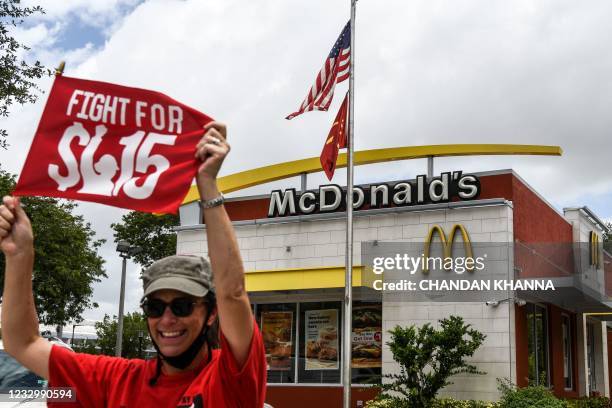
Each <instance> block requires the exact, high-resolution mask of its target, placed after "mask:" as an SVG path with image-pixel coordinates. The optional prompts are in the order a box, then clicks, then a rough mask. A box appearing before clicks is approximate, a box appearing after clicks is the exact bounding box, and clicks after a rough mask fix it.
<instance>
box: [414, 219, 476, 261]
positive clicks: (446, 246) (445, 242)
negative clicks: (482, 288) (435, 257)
mask: <svg viewBox="0 0 612 408" xmlns="http://www.w3.org/2000/svg"><path fill="white" fill-rule="evenodd" d="M457 231H459V232H461V237H462V238H463V244H464V246H465V256H466V258H472V259H473V258H474V251H473V249H472V242H471V241H470V236H469V235H468V233H467V230H466V229H465V227H464V226H463V225H461V224H455V225H453V228H452V229H451V231H450V235H449V236H448V238H447V237H446V234H445V233H444V229H443V228H442V227H441V226H439V225H434V226H433V227H431V229H430V230H429V234H427V239H426V240H425V249H424V251H423V256H424V258H425V262H424V266H423V272H424V273H427V272H429V266H428V263H429V262H427V260H428V259H429V253H430V252H431V243H432V241H433V239H434V235H435V234H436V233H438V235H439V236H440V241H441V242H442V247H443V253H444V259H447V258H452V256H453V242H454V241H455V236H456V235H457ZM467 270H468V271H469V272H472V271H473V270H474V265H472V266H471V267H469V268H467Z"/></svg>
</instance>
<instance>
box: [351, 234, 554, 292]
mask: <svg viewBox="0 0 612 408" xmlns="http://www.w3.org/2000/svg"><path fill="white" fill-rule="evenodd" d="M430 235H431V234H430ZM444 238H445V239H443V240H441V241H442V242H432V240H431V239H428V240H426V241H425V242H422V241H421V242H376V241H374V242H367V243H362V246H361V248H362V265H363V270H362V273H361V280H362V285H363V286H367V287H370V288H372V289H374V291H373V292H374V293H379V294H380V293H382V294H383V295H384V296H386V297H389V296H391V297H392V298H393V299H394V300H397V301H410V302H414V301H417V302H418V301H423V302H427V301H441V302H446V301H448V302H472V301H478V302H479V301H482V302H488V301H490V300H492V299H504V298H508V297H511V296H515V295H517V294H520V295H525V296H527V295H529V294H532V295H534V296H538V297H542V296H558V291H559V288H558V285H559V284H563V282H565V281H564V280H563V279H561V280H559V279H557V278H556V275H555V273H556V272H555V271H556V270H557V269H555V270H554V271H553V270H548V269H544V266H545V265H550V262H548V261H549V260H546V261H547V262H544V261H545V260H543V259H542V258H541V257H540V254H547V253H558V252H559V251H553V249H556V248H549V247H545V248H536V249H537V250H536V251H533V250H530V251H523V249H522V248H521V247H517V245H516V244H515V243H514V242H470V241H469V239H466V240H465V242H453V240H452V239H450V237H447V236H445V237H444ZM532 249H533V248H532ZM534 254H535V255H534ZM510 292H514V294H515V295H512V294H511V293H510ZM556 293H557V294H556ZM389 300H391V298H389Z"/></svg>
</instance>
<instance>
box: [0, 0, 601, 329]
mask: <svg viewBox="0 0 612 408" xmlns="http://www.w3.org/2000/svg"><path fill="white" fill-rule="evenodd" d="M24 3H26V4H40V5H42V6H43V7H44V8H45V10H46V14H45V15H44V16H41V17H36V18H34V19H31V20H29V21H28V22H27V24H26V25H25V26H22V27H20V28H19V29H17V30H14V34H15V35H16V36H17V37H18V38H19V39H20V40H22V41H23V42H25V43H27V44H28V45H30V47H31V52H30V53H29V54H28V55H27V56H26V57H27V58H28V59H38V60H40V61H41V62H43V63H44V64H45V65H46V66H48V67H54V66H57V64H58V63H59V61H61V60H66V70H65V75H68V76H73V77H78V78H86V79H94V80H103V81H109V82H114V83H118V84H122V85H128V86H135V87H142V88H147V89H154V90H157V91H161V92H163V93H166V94H168V95H170V96H172V97H173V98H175V99H177V100H179V101H181V102H183V103H186V104H188V105H190V106H193V107H194V108H196V109H198V110H200V111H202V112H205V113H207V114H208V115H210V116H212V117H214V118H216V119H218V120H221V121H224V122H226V123H227V124H228V126H229V141H230V143H231V144H232V147H233V150H232V153H231V155H230V157H229V158H228V160H227V161H226V164H225V167H224V169H223V170H222V172H223V174H231V173H234V172H237V171H242V170H247V169H252V168H254V167H259V166H263V165H268V164H274V163H278V162H282V161H287V160H295V159H302V158H306V157H313V156H318V155H319V153H320V150H321V147H322V145H323V141H324V138H325V136H326V135H327V131H328V129H329V126H330V124H331V121H332V119H333V117H334V115H335V112H336V110H337V109H338V106H339V104H340V102H341V97H339V96H340V95H343V94H344V92H345V91H346V88H347V87H348V83H347V82H345V83H343V84H341V85H339V86H338V87H337V91H336V92H337V97H336V98H335V100H334V103H333V104H332V107H331V109H330V112H327V113H322V112H312V113H307V114H305V115H302V116H300V117H298V118H297V119H294V120H292V121H286V120H284V117H285V116H286V115H287V114H289V113H291V112H293V111H294V110H296V109H297V107H298V106H299V104H300V103H301V101H302V99H303V97H304V95H305V94H306V91H307V90H308V88H309V87H310V85H311V84H312V81H313V79H314V76H315V74H316V73H317V72H318V70H319V69H320V68H321V66H322V63H323V60H324V58H325V56H326V55H327V53H328V52H329V49H330V48H331V46H332V45H333V42H334V41H335V40H336V38H337V36H338V34H339V32H340V31H341V29H342V27H343V26H344V24H345V23H346V21H347V20H348V18H349V13H350V7H349V5H350V4H349V0H342V1H340V0H325V1H299V2H298V1H295V0H258V1H244V0H241V1H240V0H225V1H208V0H183V1H178V0H175V1H162V0H154V1H136V0H112V1H111V0H64V1H61V2H58V1H51V0H45V1H41V0H32V1H29V0H28V1H24ZM610 15H612V2H610V1H607V0H591V1H589V2H577V1H566V0H540V1H537V2H534V1H532V0H508V1H501V0H498V1H490V0H439V1H438V0H413V1H405V0H383V1H381V0H377V1H375V0H360V1H359V4H358V9H357V20H356V22H357V30H356V37H357V40H356V44H355V46H354V55H355V63H356V71H355V77H356V90H355V104H356V105H355V115H356V117H355V146H356V149H357V150H365V149H372V148H386V147H399V146H412V145H425V144H443V143H524V144H547V145H559V146H561V147H562V148H563V151H564V154H563V156H562V157H468V158H446V159H437V160H436V169H435V171H436V173H437V172H439V171H442V170H457V169H462V170H464V171H470V172H471V171H482V170H493V169H504V168H513V169H514V170H515V171H517V172H518V173H519V174H520V175H521V176H522V177H523V178H524V179H525V180H526V181H527V182H528V183H529V184H531V185H532V186H533V187H534V188H535V189H536V190H538V191H539V192H540V193H541V194H542V195H543V196H544V197H546V198H547V199H548V200H549V201H550V202H551V203H552V204H553V205H554V206H556V207H557V208H559V209H561V208H563V207H567V206H582V205H587V206H589V207H590V208H591V209H592V210H594V211H595V212H596V213H597V214H598V215H599V216H600V217H601V218H604V219H610V220H612V166H611V164H610V163H611V161H612V137H611V133H612V115H611V114H610V111H611V110H612V51H611V50H610V47H609V39H610V38H612V26H611V25H610V24H609V21H608V20H609V18H608V17H609V16H610ZM51 81H52V80H51V79H45V80H43V81H41V85H40V86H41V88H42V89H43V90H48V89H49V88H50V86H51ZM45 100H46V95H42V96H41V98H40V100H39V102H38V103H36V104H35V105H28V106H24V107H15V108H14V109H13V111H12V114H11V117H10V118H9V119H3V120H1V121H0V127H2V128H5V129H7V130H8V131H9V134H10V139H9V142H10V144H11V146H10V148H9V150H8V151H0V163H1V165H2V167H3V168H4V169H7V170H9V171H12V172H14V173H19V172H20V171H21V167H22V166H23V162H24V160H25V156H26V154H27V151H28V148H29V146H30V143H31V141H32V138H33V135H34V131H35V128H36V124H37V123H38V119H39V118H40V114H41V112H42V109H43V106H44V102H45ZM425 166H426V164H425V162H424V161H423V160H413V161H404V162H399V163H392V164H379V165H372V166H365V167H358V168H357V169H356V173H355V177H356V182H357V183H360V182H369V181H386V180H397V179H401V178H411V177H414V175H415V174H422V173H423V172H424V171H425ZM344 176H345V172H344V171H338V172H337V173H336V177H335V180H334V181H335V182H338V183H342V182H343V181H342V180H344ZM323 181H324V178H323V177H322V176H321V175H315V176H312V177H310V179H309V187H314V186H316V185H317V184H318V183H321V182H323ZM291 182H295V183H297V181H295V180H294V181H291ZM270 188H271V186H270V185H267V186H262V187H259V188H257V189H255V190H253V189H251V190H249V192H258V193H261V192H265V191H269V190H270ZM79 211H80V212H81V213H82V214H84V215H85V217H86V218H87V220H88V221H90V222H91V223H92V225H93V227H94V228H95V230H96V231H97V234H98V236H99V237H100V238H106V239H108V240H109V243H107V245H105V246H104V248H103V249H102V252H101V255H102V256H103V257H104V258H105V260H106V269H107V271H108V275H109V278H108V279H107V280H105V281H104V282H102V283H100V284H98V285H96V291H95V300H96V301H97V302H99V303H100V304H101V307H100V308H99V309H97V310H90V311H87V312H86V314H85V317H86V318H89V319H99V318H101V317H102V316H103V315H104V313H111V314H112V313H115V314H116V313H117V307H118V306H117V299H118V291H119V280H120V273H121V264H120V259H119V258H118V256H117V254H116V252H115V250H114V244H113V243H112V233H111V230H110V224H111V223H112V222H116V221H118V220H119V219H120V217H121V215H122V214H124V211H122V210H118V209H113V208H111V207H106V206H102V205H99V204H82V205H81V206H80V207H79ZM128 265H129V267H128V284H127V295H126V311H132V310H135V309H136V308H137V304H138V300H139V298H140V296H141V293H142V292H141V289H140V282H139V280H138V274H139V268H138V267H137V266H135V265H133V264H128Z"/></svg>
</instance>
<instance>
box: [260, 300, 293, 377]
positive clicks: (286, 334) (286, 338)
mask: <svg viewBox="0 0 612 408" xmlns="http://www.w3.org/2000/svg"><path fill="white" fill-rule="evenodd" d="M292 328H293V312H262V313H261V333H262V336H263V341H264V347H265V349H266V361H267V363H268V370H281V371H286V370H289V369H291V355H292V351H293V350H292V349H293V331H292Z"/></svg>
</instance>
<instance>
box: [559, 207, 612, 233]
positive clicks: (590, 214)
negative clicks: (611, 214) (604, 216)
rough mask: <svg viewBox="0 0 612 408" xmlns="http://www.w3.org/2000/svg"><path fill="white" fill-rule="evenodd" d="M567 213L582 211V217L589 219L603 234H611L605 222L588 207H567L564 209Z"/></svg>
mask: <svg viewBox="0 0 612 408" xmlns="http://www.w3.org/2000/svg"><path fill="white" fill-rule="evenodd" d="M565 211H580V213H581V214H582V215H584V216H585V217H586V218H588V219H589V221H591V222H592V223H593V224H595V225H597V226H598V227H599V228H600V229H601V230H602V231H603V232H605V233H611V232H612V230H611V229H610V228H608V226H607V225H606V223H605V222H603V221H602V220H601V219H600V218H599V217H598V216H597V215H596V214H595V213H594V212H593V211H592V210H591V209H590V208H589V207H587V206H586V205H584V206H582V207H566V208H564V209H563V212H565Z"/></svg>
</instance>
